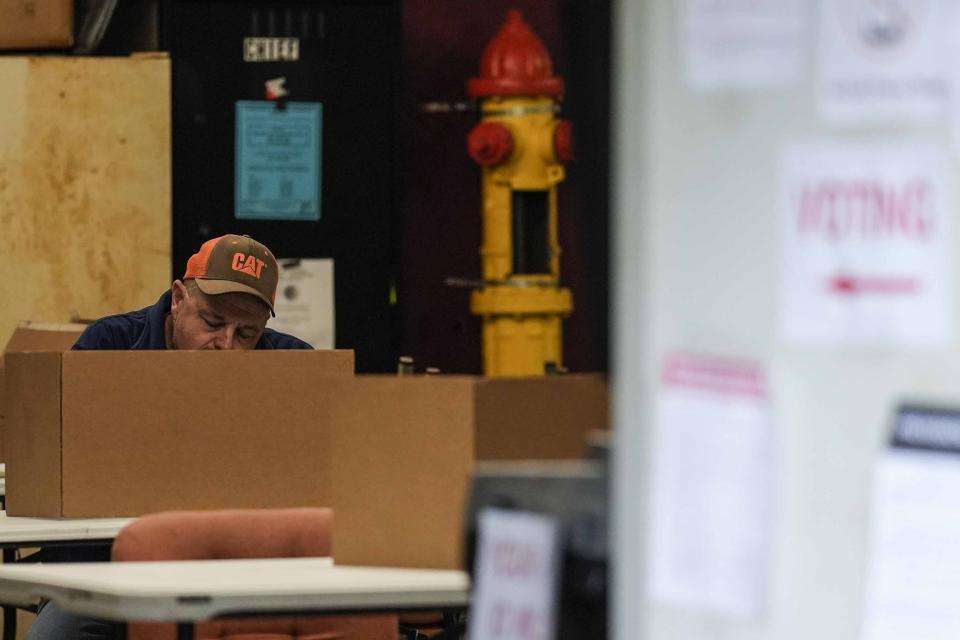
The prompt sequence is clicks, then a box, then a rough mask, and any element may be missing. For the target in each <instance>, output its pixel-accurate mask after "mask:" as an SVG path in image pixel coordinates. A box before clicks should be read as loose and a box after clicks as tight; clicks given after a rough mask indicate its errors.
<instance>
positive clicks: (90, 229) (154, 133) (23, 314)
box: [0, 56, 171, 343]
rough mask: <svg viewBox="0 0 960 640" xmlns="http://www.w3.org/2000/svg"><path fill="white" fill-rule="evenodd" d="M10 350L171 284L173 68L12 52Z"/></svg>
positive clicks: (7, 265) (2, 176)
mask: <svg viewBox="0 0 960 640" xmlns="http://www.w3.org/2000/svg"><path fill="white" fill-rule="evenodd" d="M0 86H2V87H3V90H2V91H0V256H2V262H0V299H2V300H4V304H3V305H2V306H0V343H4V342H5V341H6V339H7V338H8V337H9V336H10V334H11V333H12V332H13V330H14V328H15V327H16V326H17V324H18V323H19V322H20V321H22V320H42V321H48V322H65V321H67V320H69V319H70V317H71V316H72V315H73V314H78V315H79V316H80V317H82V318H96V317H99V316H103V315H107V314H111V313H118V312H122V311H128V310H131V309H137V308H141V307H144V306H146V305H148V304H151V303H152V302H154V301H155V300H156V299H157V298H158V297H159V296H160V294H161V293H162V292H163V291H164V290H165V289H166V288H167V287H169V285H170V245H171V242H170V234H171V213H170V63H169V60H167V59H164V58H157V57H151V58H136V57H133V58H68V57H61V56H47V57H0Z"/></svg>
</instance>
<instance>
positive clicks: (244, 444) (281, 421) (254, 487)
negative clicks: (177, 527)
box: [6, 350, 354, 517]
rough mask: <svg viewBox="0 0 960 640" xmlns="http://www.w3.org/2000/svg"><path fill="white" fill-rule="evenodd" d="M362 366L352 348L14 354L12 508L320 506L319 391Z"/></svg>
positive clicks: (95, 512) (99, 512)
mask: <svg viewBox="0 0 960 640" xmlns="http://www.w3.org/2000/svg"><path fill="white" fill-rule="evenodd" d="M353 369H354V358H353V352H352V351H311V350H304V351H300V350H294V351H262V352H257V351H235V352H221V353H215V352H204V351H68V352H65V353H53V352H51V353H11V354H8V355H7V358H6V388H7V400H8V404H9V407H8V413H7V434H6V435H7V469H6V471H7V512H8V513H9V514H10V515H32V516H52V517H56V516H66V517H95V516H105V515H108V514H117V515H125V516H133V515H139V514H142V513H146V512H150V511H160V510H163V509H175V508H199V509H202V508H212V507H265V506H294V505H298V504H317V503H318V502H319V501H321V500H322V499H323V498H325V496H326V494H325V493H323V492H322V489H323V487H324V486H325V479H324V478H323V477H322V474H323V473H324V472H325V469H324V465H323V464H317V462H318V459H319V456H320V455H322V452H323V451H324V450H325V442H324V440H325V438H326V437H327V430H325V429H323V428H322V426H323V421H322V418H318V413H319V412H320V410H321V409H322V401H321V394H320V393H318V390H322V389H324V388H326V385H325V384H324V382H323V379H324V378H325V377H328V376H331V375H340V376H343V375H353ZM318 474H319V475H318Z"/></svg>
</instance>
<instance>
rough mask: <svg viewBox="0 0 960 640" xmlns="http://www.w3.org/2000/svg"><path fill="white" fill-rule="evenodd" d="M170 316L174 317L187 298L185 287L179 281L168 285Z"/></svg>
mask: <svg viewBox="0 0 960 640" xmlns="http://www.w3.org/2000/svg"><path fill="white" fill-rule="evenodd" d="M170 293H171V294H172V295H171V298H170V315H172V316H176V315H177V312H178V311H179V310H180V305H182V304H183V301H184V300H186V298H187V287H186V285H184V284H183V282H181V281H180V280H174V281H173V284H171V285H170Z"/></svg>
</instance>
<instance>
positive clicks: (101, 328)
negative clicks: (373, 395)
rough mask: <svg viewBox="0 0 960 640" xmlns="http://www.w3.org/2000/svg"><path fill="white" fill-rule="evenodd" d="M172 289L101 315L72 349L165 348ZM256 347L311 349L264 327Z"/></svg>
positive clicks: (302, 342) (293, 338)
mask: <svg viewBox="0 0 960 640" xmlns="http://www.w3.org/2000/svg"><path fill="white" fill-rule="evenodd" d="M172 298H173V295H172V294H171V292H170V291H167V292H166V293H165V294H163V295H162V296H160V299H159V300H157V302H156V304H154V305H151V306H149V307H146V308H145V309H140V310H139V311H131V312H130V313H121V314H118V315H115V316H107V317H106V318H101V319H100V320H97V321H96V322H94V323H93V324H91V325H90V326H89V327H87V328H86V330H84V332H83V333H82V334H81V335H80V337H79V338H77V341H76V343H74V345H73V348H74V349H77V350H84V349H92V350H112V349H116V350H124V349H159V350H162V349H166V348H167V338H166V331H165V323H166V320H167V314H168V313H170V301H171V299H172ZM254 348H255V349H312V348H313V347H311V346H310V345H309V344H307V343H306V342H304V341H303V340H301V339H300V338H295V337H293V336H291V335H288V334H286V333H280V332H279V331H274V330H273V329H264V330H263V335H262V336H260V340H259V341H258V342H257V346H256V347H254Z"/></svg>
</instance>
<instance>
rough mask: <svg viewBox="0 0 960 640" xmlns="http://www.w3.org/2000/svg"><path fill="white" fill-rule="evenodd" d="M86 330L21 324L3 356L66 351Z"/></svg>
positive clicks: (0, 387)
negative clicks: (18, 353) (27, 352)
mask: <svg viewBox="0 0 960 640" xmlns="http://www.w3.org/2000/svg"><path fill="white" fill-rule="evenodd" d="M85 328H86V326H85V325H82V324H50V323H42V322H21V323H20V326H18V327H17V328H16V329H14V331H13V335H11V336H10V340H9V341H7V346H6V347H5V348H4V350H3V352H4V354H7V353H11V352H17V351H67V350H68V349H70V347H72V346H73V343H74V342H76V340H77V338H79V337H80V334H81V333H83V330H84V329H85ZM3 370H4V368H3V356H2V355H0V461H3V460H4V459H5V456H4V449H3V425H4V416H5V415H6V408H5V406H4V383H3Z"/></svg>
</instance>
